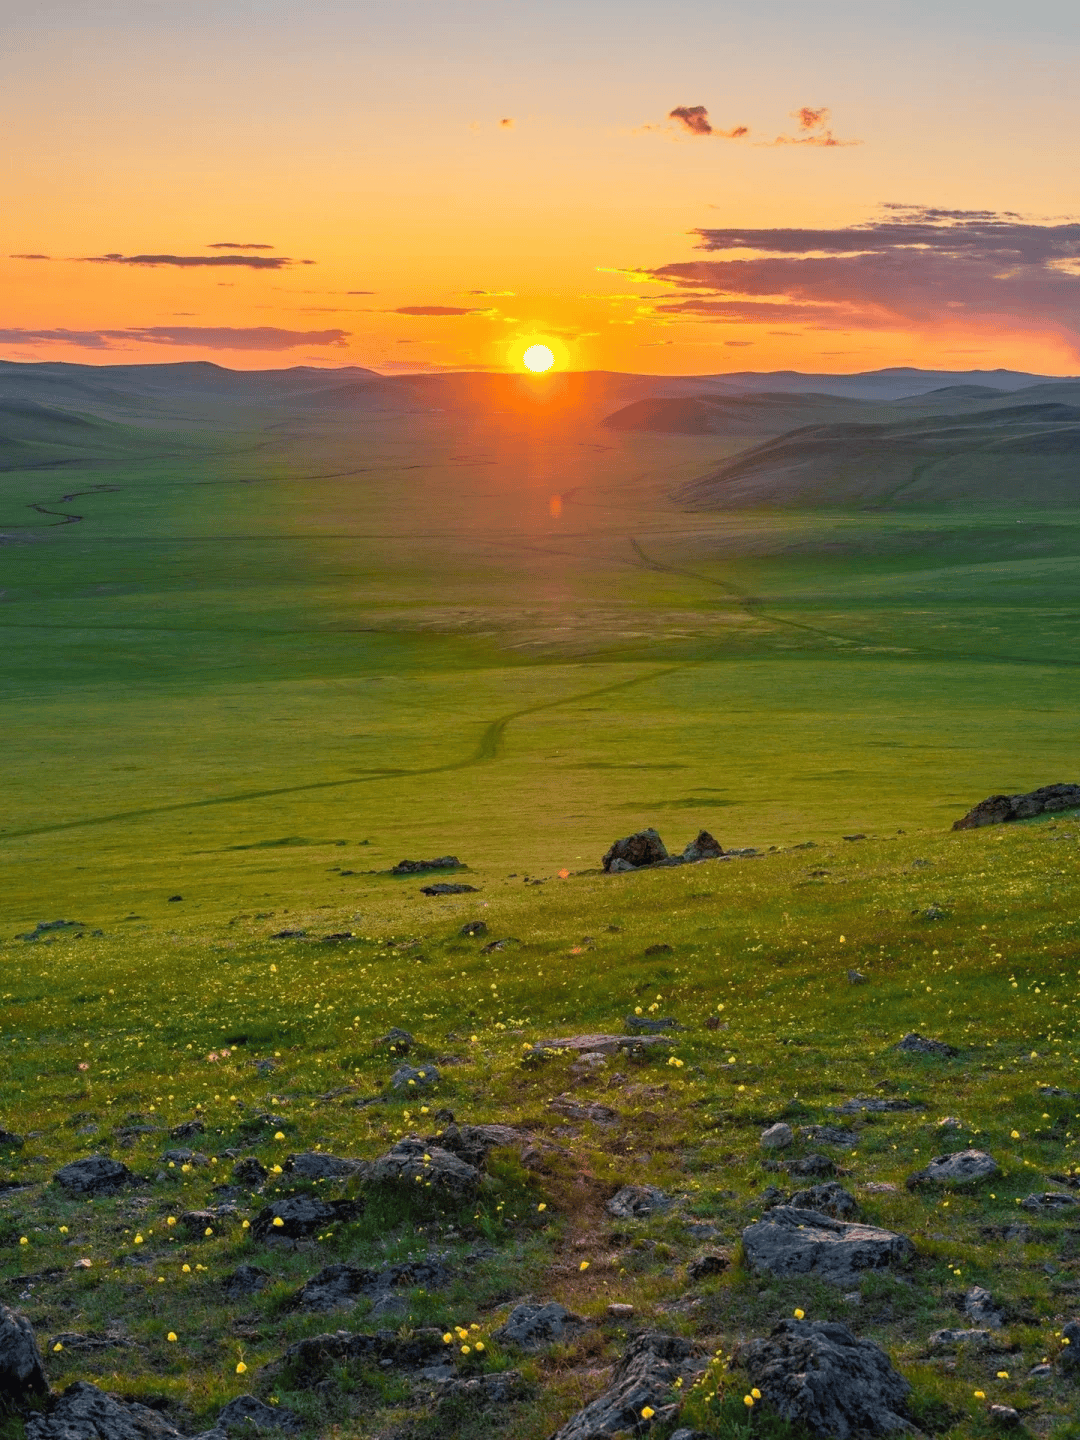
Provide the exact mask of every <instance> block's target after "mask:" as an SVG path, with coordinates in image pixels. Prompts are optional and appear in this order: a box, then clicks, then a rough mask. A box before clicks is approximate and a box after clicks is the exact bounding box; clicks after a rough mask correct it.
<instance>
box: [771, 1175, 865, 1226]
mask: <svg viewBox="0 0 1080 1440" xmlns="http://www.w3.org/2000/svg"><path fill="white" fill-rule="evenodd" d="M788 1204H789V1205H792V1206H794V1208H795V1209H796V1210H816V1211H817V1212H818V1214H819V1215H831V1216H832V1217H833V1219H834V1220H852V1219H854V1217H855V1216H856V1215H857V1214H858V1213H859V1204H858V1201H857V1200H856V1199H855V1196H854V1195H849V1194H848V1192H847V1191H846V1190H845V1189H844V1187H843V1186H842V1185H840V1184H838V1183H837V1182H836V1181H835V1180H830V1181H828V1182H827V1183H826V1184H824V1185H811V1186H810V1188H809V1189H808V1190H797V1191H796V1192H795V1194H794V1195H792V1197H791V1199H790V1200H789V1201H788Z"/></svg>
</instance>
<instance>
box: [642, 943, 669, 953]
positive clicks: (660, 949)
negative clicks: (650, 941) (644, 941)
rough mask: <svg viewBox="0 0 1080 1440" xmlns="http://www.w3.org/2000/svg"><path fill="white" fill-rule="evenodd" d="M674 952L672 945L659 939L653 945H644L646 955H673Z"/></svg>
mask: <svg viewBox="0 0 1080 1440" xmlns="http://www.w3.org/2000/svg"><path fill="white" fill-rule="evenodd" d="M674 953H675V950H674V946H672V945H668V944H667V942H666V941H664V940H661V941H659V942H658V943H657V944H655V945H647V946H646V947H645V954H646V955H673V954H674Z"/></svg>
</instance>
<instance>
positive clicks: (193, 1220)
mask: <svg viewBox="0 0 1080 1440" xmlns="http://www.w3.org/2000/svg"><path fill="white" fill-rule="evenodd" d="M235 1219H236V1207H235V1205H230V1206H229V1207H228V1209H226V1208H225V1207H224V1206H218V1207H217V1208H216V1209H214V1210H186V1211H185V1212H184V1214H183V1215H181V1216H180V1224H181V1225H183V1227H184V1229H185V1230H186V1231H187V1233H188V1236H189V1237H190V1238H191V1239H193V1240H194V1239H199V1240H201V1239H202V1238H203V1237H204V1236H205V1235H206V1232H207V1231H208V1230H209V1231H210V1232H211V1233H212V1234H215V1235H216V1234H217V1232H218V1231H219V1230H220V1229H221V1228H222V1227H223V1226H225V1225H227V1224H228V1223H229V1222H230V1221H234V1220H235Z"/></svg>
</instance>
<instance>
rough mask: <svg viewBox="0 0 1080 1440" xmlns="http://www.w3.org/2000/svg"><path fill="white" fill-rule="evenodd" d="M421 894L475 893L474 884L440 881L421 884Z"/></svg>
mask: <svg viewBox="0 0 1080 1440" xmlns="http://www.w3.org/2000/svg"><path fill="white" fill-rule="evenodd" d="M420 894H421V895H475V894H476V886H475V885H458V884H453V885H451V884H446V883H445V882H442V881H440V882H439V884H438V885H421V886H420Z"/></svg>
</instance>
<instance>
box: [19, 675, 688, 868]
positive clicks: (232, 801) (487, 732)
mask: <svg viewBox="0 0 1080 1440" xmlns="http://www.w3.org/2000/svg"><path fill="white" fill-rule="evenodd" d="M700 663H701V662H699V661H687V662H686V664H683V665H669V666H667V667H665V668H664V669H663V670H652V671H650V672H649V673H648V674H645V675H635V676H633V677H631V679H629V680H616V681H614V682H613V683H612V684H611V685H601V686H599V687H598V688H596V689H594V690H583V691H580V692H578V693H577V694H576V695H566V696H563V698H562V699H560V700H544V701H542V702H541V703H540V704H539V705H526V706H523V707H522V708H521V709H520V710H511V711H510V712H509V713H508V714H506V715H500V716H499V718H498V719H497V720H491V721H489V723H488V724H487V725H486V726H485V727H484V729H483V731H482V732H481V735H480V739H479V741H478V742H477V745H476V747H475V749H474V750H473V751H472V752H471V754H469V755H466V756H464V757H463V758H462V759H460V760H450V761H447V763H446V764H445V765H425V766H422V767H421V768H419V769H415V770H405V769H392V770H391V769H388V770H367V771H365V772H364V773H363V774H362V775H350V776H349V777H348V779H342V780H309V781H307V782H305V783H304V784H302V785H279V786H275V787H273V788H268V789H263V790H238V791H236V792H235V793H234V794H232V795H211V796H207V797H206V798H205V799H203V800H177V801H174V802H173V803H172V804H168V805H147V806H144V807H142V808H140V809H137V810H118V811H115V812H114V813H112V814H110V815H89V816H84V817H83V818H82V819H81V820H57V821H54V822H53V823H52V824H49V825H33V826H28V827H27V828H25V829H23V830H8V831H6V832H4V831H0V843H2V842H3V841H5V840H21V839H24V838H27V837H30V836H33V835H54V834H56V833H58V832H59V831H62V830H82V829H89V828H91V827H93V826H98V825H116V824H122V823H123V822H124V821H127V820H145V819H149V818H150V817H151V816H154V815H171V814H175V813H177V812H178V811H181V810H205V809H209V808H210V807H211V806H215V805H239V804H243V803H244V802H245V801H250V800H272V799H275V798H276V797H277V796H279V795H299V794H303V793H305V792H309V791H315V790H336V789H343V788H345V787H347V786H349V785H370V784H372V783H373V782H375V781H377V780H405V779H417V778H419V777H420V776H424V775H446V774H450V773H451V772H453V771H455V770H468V769H470V768H471V767H472V766H474V765H486V764H488V763H490V762H491V761H493V760H498V758H499V754H500V752H501V750H502V745H503V739H504V737H505V734H506V729H507V726H508V725H510V723H511V722H512V721H514V720H520V719H522V718H523V717H524V716H526V715H538V714H540V713H541V712H542V711H544V710H557V709H559V708H560V707H561V706H564V705H576V704H577V703H578V702H579V701H581V700H593V699H596V698H597V696H600V695H610V694H613V693H615V692H617V691H619V690H629V689H630V688H631V686H634V685H644V684H646V683H647V682H648V681H650V680H660V679H663V678H664V676H666V675H674V674H676V673H677V672H678V671H680V670H689V669H692V668H694V666H695V665H696V664H700Z"/></svg>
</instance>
